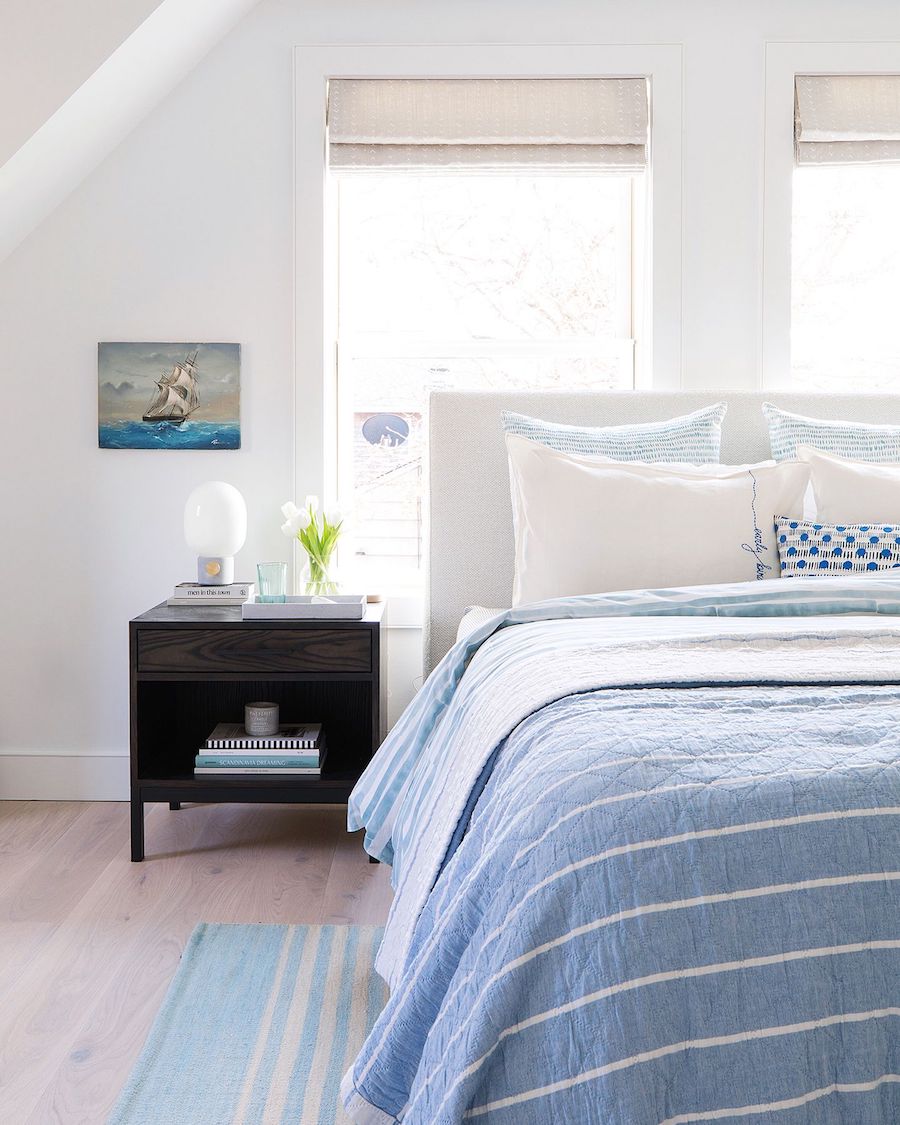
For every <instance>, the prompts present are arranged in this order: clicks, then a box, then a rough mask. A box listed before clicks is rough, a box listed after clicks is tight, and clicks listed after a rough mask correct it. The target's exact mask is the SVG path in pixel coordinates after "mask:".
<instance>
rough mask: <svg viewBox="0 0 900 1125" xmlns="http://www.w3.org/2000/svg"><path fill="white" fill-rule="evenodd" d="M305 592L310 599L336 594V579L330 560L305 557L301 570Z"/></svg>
mask: <svg viewBox="0 0 900 1125" xmlns="http://www.w3.org/2000/svg"><path fill="white" fill-rule="evenodd" d="M303 580H304V587H305V592H306V593H307V594H309V595H311V596H312V597H327V596H328V595H329V594H336V593H337V592H338V579H337V573H336V571H335V568H334V565H333V562H332V559H331V558H330V557H329V558H327V559H313V558H310V557H309V556H307V560H306V566H305V567H304V570H303Z"/></svg>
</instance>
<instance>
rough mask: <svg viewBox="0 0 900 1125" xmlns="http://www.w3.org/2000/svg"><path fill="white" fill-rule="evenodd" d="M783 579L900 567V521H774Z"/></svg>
mask: <svg viewBox="0 0 900 1125" xmlns="http://www.w3.org/2000/svg"><path fill="white" fill-rule="evenodd" d="M775 536H776V538H777V540H778V557H779V559H780V560H781V577H782V578H800V577H805V578H809V577H812V576H815V575H816V574H820V575H823V576H825V577H833V576H834V575H836V574H843V575H850V574H862V575H865V574H873V573H875V572H876V571H879V570H897V569H898V568H900V523H896V524H888V523H877V524H876V523H821V522H815V523H813V522H812V521H810V520H792V519H788V518H786V517H784V516H780V517H779V518H778V519H777V520H776V521H775Z"/></svg>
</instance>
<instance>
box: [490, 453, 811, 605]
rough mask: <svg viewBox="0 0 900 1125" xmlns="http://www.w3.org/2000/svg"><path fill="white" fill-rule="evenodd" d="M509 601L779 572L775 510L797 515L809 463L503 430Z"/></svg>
mask: <svg viewBox="0 0 900 1125" xmlns="http://www.w3.org/2000/svg"><path fill="white" fill-rule="evenodd" d="M506 447H507V451H508V454H509V471H510V494H511V498H512V510H513V529H514V535H515V578H514V582H513V592H512V603H513V605H522V604H530V603H532V602H538V601H544V600H545V599H548V598H558V597H566V596H570V595H579V594H591V593H602V592H604V591H608V590H625V589H646V588H660V587H668V586H680V585H688V584H705V583H714V582H722V583H724V582H740V581H747V580H752V579H754V578H755V579H777V578H778V577H779V576H780V569H779V564H778V549H777V545H776V542H775V534H774V519H775V517H776V516H780V515H785V516H791V517H794V518H798V517H799V516H800V515H801V514H802V512H803V497H804V494H805V492H806V488H807V485H808V483H809V467H808V466H807V465H805V464H803V463H802V462H797V461H794V462H785V463H784V464H780V465H778V464H775V463H774V462H764V463H761V464H758V465H751V466H741V465H737V466H733V467H732V466H724V465H708V466H698V467H691V466H678V465H667V464H662V465H646V464H637V463H633V462H616V461H610V460H608V459H606V458H600V457H584V456H578V455H576V454H565V453H560V452H558V451H557V450H555V449H550V448H548V447H547V446H544V445H541V444H540V443H539V442H534V441H528V440H527V439H526V438H522V437H517V436H516V435H514V434H507V437H506Z"/></svg>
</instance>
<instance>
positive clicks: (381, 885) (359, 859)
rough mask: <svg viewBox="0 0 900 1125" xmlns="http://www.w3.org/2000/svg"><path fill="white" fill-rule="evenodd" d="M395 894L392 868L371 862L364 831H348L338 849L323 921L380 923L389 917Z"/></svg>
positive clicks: (331, 873)
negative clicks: (393, 892)
mask: <svg viewBox="0 0 900 1125" xmlns="http://www.w3.org/2000/svg"><path fill="white" fill-rule="evenodd" d="M391 897H392V891H391V869H390V868H389V867H387V866H386V865H385V864H383V863H369V857H368V856H367V855H366V853H365V852H364V851H363V846H362V833H361V832H355V833H354V834H353V835H352V836H351V835H350V834H349V833H346V834H344V836H343V837H342V838H341V839H340V840H339V842H338V845H337V847H336V848H335V854H334V862H333V863H332V865H331V871H330V873H329V876H328V886H327V887H326V890H325V901H324V903H323V907H322V922H323V923H325V924H333V925H342V924H351V923H356V924H357V925H367V926H380V925H381V924H382V923H383V922H384V920H385V919H386V918H387V913H388V910H389V909H390V905H391Z"/></svg>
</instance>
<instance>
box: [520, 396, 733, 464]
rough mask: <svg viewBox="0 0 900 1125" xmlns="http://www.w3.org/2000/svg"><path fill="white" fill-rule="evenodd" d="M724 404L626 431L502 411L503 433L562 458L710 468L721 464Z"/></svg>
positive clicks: (634, 425) (629, 428)
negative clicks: (537, 444) (572, 455)
mask: <svg viewBox="0 0 900 1125" xmlns="http://www.w3.org/2000/svg"><path fill="white" fill-rule="evenodd" d="M727 409H728V407H727V404H726V403H724V402H717V403H715V404H714V405H713V406H705V407H703V409H702V410H695V411H694V413H693V414H683V415H681V416H680V417H678V418H667V419H665V420H664V421H662V422H634V423H631V424H629V425H625V426H566V425H563V424H562V423H561V422H545V421H542V420H541V419H540V418H529V417H528V415H526V414H515V413H513V411H511V410H504V411H502V414H501V417H502V422H503V429H504V431H505V432H506V433H508V434H516V435H517V436H518V437H523V438H528V439H529V440H530V441H537V442H540V443H541V444H542V445H548V446H550V448H551V449H556V450H558V451H559V452H560V453H575V454H579V455H581V456H585V455H586V456H588V457H590V456H601V457H609V458H611V459H612V460H614V461H645V462H648V463H652V462H657V461H677V462H681V463H683V464H690V465H713V464H717V463H718V460H719V447H720V445H721V442H722V419H723V418H724V417H725V411H726V410H727Z"/></svg>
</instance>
